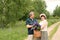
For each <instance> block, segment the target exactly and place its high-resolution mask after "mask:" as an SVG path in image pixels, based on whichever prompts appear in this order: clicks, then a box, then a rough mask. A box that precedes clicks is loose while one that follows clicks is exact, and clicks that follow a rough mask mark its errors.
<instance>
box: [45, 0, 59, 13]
mask: <svg viewBox="0 0 60 40" xmlns="http://www.w3.org/2000/svg"><path fill="white" fill-rule="evenodd" d="M45 2H46V5H47V8H46V10H48V11H49V12H50V13H53V10H54V9H55V8H56V6H57V5H58V6H60V0H45Z"/></svg>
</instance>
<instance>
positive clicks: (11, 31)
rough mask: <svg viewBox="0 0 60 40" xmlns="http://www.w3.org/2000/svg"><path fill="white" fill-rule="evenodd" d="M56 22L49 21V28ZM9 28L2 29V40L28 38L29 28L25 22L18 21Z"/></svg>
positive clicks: (0, 37) (0, 34)
mask: <svg viewBox="0 0 60 40" xmlns="http://www.w3.org/2000/svg"><path fill="white" fill-rule="evenodd" d="M56 20H57V19H56ZM56 20H55V19H53V20H52V19H48V22H49V26H50V25H51V24H53V23H55V22H56ZM38 21H40V20H38ZM53 21H54V22H53ZM57 21H58V20H57ZM9 26H10V28H4V29H1V28H0V40H24V39H25V38H26V37H27V28H26V25H25V21H17V22H16V23H15V24H14V25H13V26H12V25H9Z"/></svg>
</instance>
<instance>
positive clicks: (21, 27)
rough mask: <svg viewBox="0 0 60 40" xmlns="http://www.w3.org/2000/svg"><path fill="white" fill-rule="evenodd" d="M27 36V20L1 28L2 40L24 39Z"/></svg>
mask: <svg viewBox="0 0 60 40" xmlns="http://www.w3.org/2000/svg"><path fill="white" fill-rule="evenodd" d="M26 36H27V28H26V26H25V22H17V23H16V24H15V27H13V28H5V29H0V40H23V39H24V38H25V37H26Z"/></svg>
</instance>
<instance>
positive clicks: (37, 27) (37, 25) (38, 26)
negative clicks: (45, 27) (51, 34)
mask: <svg viewBox="0 0 60 40" xmlns="http://www.w3.org/2000/svg"><path fill="white" fill-rule="evenodd" d="M32 29H34V30H39V31H40V29H41V25H39V23H38V22H34V24H33V27H32Z"/></svg>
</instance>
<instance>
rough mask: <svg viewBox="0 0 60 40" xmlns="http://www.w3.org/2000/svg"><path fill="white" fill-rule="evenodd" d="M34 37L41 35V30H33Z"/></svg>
mask: <svg viewBox="0 0 60 40" xmlns="http://www.w3.org/2000/svg"><path fill="white" fill-rule="evenodd" d="M34 37H35V38H38V37H41V31H38V30H34Z"/></svg>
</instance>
